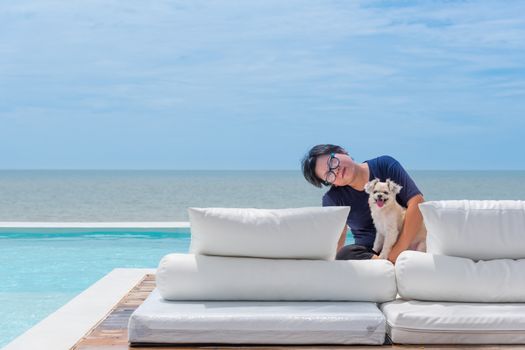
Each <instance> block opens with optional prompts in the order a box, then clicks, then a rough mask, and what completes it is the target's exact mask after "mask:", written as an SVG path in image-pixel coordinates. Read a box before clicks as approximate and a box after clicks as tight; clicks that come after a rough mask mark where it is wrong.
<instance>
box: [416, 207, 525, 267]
mask: <svg viewBox="0 0 525 350" xmlns="http://www.w3.org/2000/svg"><path fill="white" fill-rule="evenodd" d="M419 208H420V209H421V213H422V214H423V218H424V223H425V226H426V228H427V252H429V253H434V254H443V255H452V256H459V257H465V258H471V259H475V260H479V259H499V258H508V259H521V258H525V201H510V200H504V201H474V200H454V201H435V202H425V203H421V204H420V205H419Z"/></svg>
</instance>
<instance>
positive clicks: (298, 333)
mask: <svg viewBox="0 0 525 350" xmlns="http://www.w3.org/2000/svg"><path fill="white" fill-rule="evenodd" d="M128 334H129V341H130V342H131V343H134V344H136V343H227V344H370V345H378V344H383V342H384V339H385V318H384V316H383V314H382V313H381V312H380V311H379V309H378V307H377V305H376V304H374V303H370V302H290V301H286V302H275V301H274V302H270V301H166V300H164V299H162V298H161V297H160V295H159V293H158V291H157V290H154V291H153V292H152V293H151V294H150V296H149V297H148V298H147V299H146V300H145V302H144V303H143V304H142V305H141V306H140V307H139V308H137V310H135V312H134V313H133V314H132V315H131V317H130V320H129V333H128Z"/></svg>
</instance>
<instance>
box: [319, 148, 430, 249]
mask: <svg viewBox="0 0 525 350" xmlns="http://www.w3.org/2000/svg"><path fill="white" fill-rule="evenodd" d="M365 163H368V169H369V170H370V178H369V181H371V180H373V179H375V178H378V179H379V180H380V181H386V179H390V180H392V181H394V182H395V183H397V184H399V185H401V186H403V188H402V189H401V192H399V193H398V194H397V196H396V201H397V202H398V203H399V204H400V205H402V206H403V207H405V208H406V207H407V203H408V201H409V200H410V198H412V197H414V196H415V195H418V194H421V191H420V190H419V189H418V188H417V186H416V184H415V183H414V181H413V180H412V179H411V178H410V176H409V175H408V173H407V172H406V171H405V169H403V167H402V166H401V164H399V162H398V161H397V160H395V159H394V158H392V157H390V156H381V157H378V158H374V159H370V160H367V161H365ZM368 196H369V195H368V193H366V192H365V191H364V190H363V191H358V190H356V189H354V188H352V187H350V186H340V187H337V186H332V187H331V188H330V189H329V190H328V192H326V193H325V195H324V196H323V207H326V206H350V214H349V215H348V219H347V220H346V222H347V224H348V226H350V230H351V231H352V234H353V236H354V240H355V244H359V245H364V246H366V247H369V248H372V246H373V244H374V239H375V237H376V228H375V226H374V222H373V221H372V215H371V214H370V207H369V206H368Z"/></svg>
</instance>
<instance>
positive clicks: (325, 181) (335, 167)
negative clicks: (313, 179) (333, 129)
mask: <svg viewBox="0 0 525 350" xmlns="http://www.w3.org/2000/svg"><path fill="white" fill-rule="evenodd" d="M334 159H335V160H337V163H335V165H334V166H332V160H334ZM340 162H341V161H340V160H339V158H337V157H336V156H335V153H333V152H332V153H330V157H328V162H327V163H328V172H327V173H326V176H325V178H324V184H325V185H326V186H330V185H333V184H334V182H335V180H336V178H337V175H336V173H334V171H333V170H335V169H337V168H339V164H340ZM330 175H332V176H333V180H332V181H329V178H330Z"/></svg>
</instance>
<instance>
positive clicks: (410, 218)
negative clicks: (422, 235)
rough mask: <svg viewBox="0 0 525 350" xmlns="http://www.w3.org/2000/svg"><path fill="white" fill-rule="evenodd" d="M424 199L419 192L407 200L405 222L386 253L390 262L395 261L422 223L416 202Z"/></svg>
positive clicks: (421, 201) (408, 244)
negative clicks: (390, 248)
mask: <svg viewBox="0 0 525 350" xmlns="http://www.w3.org/2000/svg"><path fill="white" fill-rule="evenodd" d="M424 201H425V199H424V198H423V196H422V195H420V194H418V195H415V196H414V197H412V198H410V200H409V201H408V203H407V211H406V213H405V222H404V224H403V228H402V229H401V234H400V235H399V237H398V239H397V242H396V244H394V246H393V247H392V251H391V252H390V254H389V255H388V260H390V261H391V262H393V263H395V262H396V259H397V257H398V255H399V254H401V252H403V251H405V250H407V249H408V247H410V244H411V243H412V241H413V240H414V237H415V236H416V234H417V232H418V231H419V229H420V228H421V225H422V224H423V216H422V215H421V212H420V211H419V207H418V204H419V203H423V202H424Z"/></svg>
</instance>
